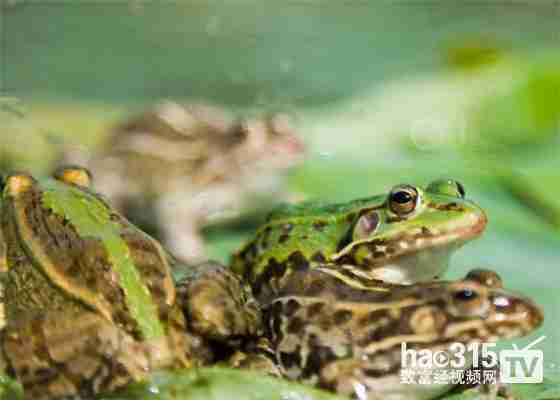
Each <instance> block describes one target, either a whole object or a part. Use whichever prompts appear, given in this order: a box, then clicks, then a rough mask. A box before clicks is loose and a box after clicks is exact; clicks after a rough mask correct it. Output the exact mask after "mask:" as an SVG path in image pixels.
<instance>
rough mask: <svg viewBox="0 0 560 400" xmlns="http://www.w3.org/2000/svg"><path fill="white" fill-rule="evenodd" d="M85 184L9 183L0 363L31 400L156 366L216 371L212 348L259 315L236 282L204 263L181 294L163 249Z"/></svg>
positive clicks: (250, 331)
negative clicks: (207, 366) (200, 367)
mask: <svg viewBox="0 0 560 400" xmlns="http://www.w3.org/2000/svg"><path fill="white" fill-rule="evenodd" d="M89 186H90V176H89V173H88V172H87V171H85V170H83V169H81V168H62V169H61V170H59V171H58V172H57V173H56V174H55V177H54V179H42V180H36V179H34V178H33V177H32V176H30V175H28V174H25V173H18V174H12V175H10V176H8V177H7V178H6V180H5V188H4V190H3V194H2V201H1V205H2V208H1V212H0V221H1V225H0V226H1V229H0V239H2V244H1V245H0V266H1V267H2V270H3V274H2V285H3V289H4V296H3V300H4V304H3V305H4V309H5V327H4V329H3V330H2V331H1V332H0V348H1V350H2V352H1V356H0V366H1V367H2V369H3V371H4V372H5V373H6V374H8V375H10V376H12V377H14V378H16V379H17V380H18V381H19V382H21V384H22V385H23V387H24V391H25V398H26V399H55V398H60V397H64V396H69V397H72V396H82V397H85V398H90V397H91V396H92V395H94V394H96V393H99V392H105V391H111V390H114V389H116V388H119V387H121V386H123V385H125V384H127V383H129V382H130V381H134V380H140V379H143V378H144V377H145V375H146V373H147V372H149V371H150V370H153V369H155V368H161V367H191V366H196V365H204V364H206V363H209V362H212V361H214V360H215V358H216V354H214V352H213V349H212V347H211V346H210V345H209V344H208V340H209V339H211V340H212V341H214V342H222V343H223V344H226V345H229V344H232V343H235V342H236V341H237V340H238V338H239V337H243V336H249V337H250V336H251V335H256V334H257V333H258V329H259V323H260V314H259V311H258V309H257V307H256V304H255V302H254V301H253V300H252V299H251V298H250V289H249V288H248V287H245V288H244V287H243V285H242V284H241V282H240V280H239V279H238V278H237V276H235V275H234V274H232V273H230V272H229V270H227V269H225V268H223V267H220V266H216V265H206V266H204V267H203V268H201V269H200V270H192V271H191V273H190V276H188V277H186V278H185V279H184V280H182V281H180V282H179V283H178V284H177V288H176V285H175V283H174V281H173V279H172V277H171V270H170V267H171V265H170V262H172V260H171V258H170V257H169V256H168V255H167V254H166V252H165V251H164V250H163V249H162V248H161V246H160V245H159V243H158V242H157V241H155V240H153V239H152V238H151V237H149V236H148V235H146V234H145V233H143V232H142V231H140V230H138V229H137V228H136V227H135V226H133V225H131V224H130V223H129V222H128V221H127V220H126V219H124V218H123V217H122V216H121V215H120V214H118V213H117V212H115V211H114V210H113V209H112V208H111V207H110V206H109V205H108V204H107V203H106V202H105V201H104V200H103V199H102V198H101V197H99V196H98V195H96V194H95V193H94V192H92V191H91V189H90V188H89ZM209 309H212V310H213V312H212V313H205V312H204V310H209ZM201 310H202V311H201ZM65 398H66V397H65Z"/></svg>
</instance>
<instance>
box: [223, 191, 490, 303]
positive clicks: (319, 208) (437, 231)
mask: <svg viewBox="0 0 560 400" xmlns="http://www.w3.org/2000/svg"><path fill="white" fill-rule="evenodd" d="M464 196H465V192H464V189H463V187H462V186H461V185H460V184H459V183H458V182H455V181H451V180H438V181H435V182H432V183H431V184H430V185H429V186H428V187H427V188H426V189H421V188H419V187H414V186H410V185H398V186H396V187H394V188H393V189H392V190H391V192H390V193H389V194H388V195H383V196H374V197H370V198H366V199H359V200H355V201H352V202H350V203H344V204H334V205H318V204H315V203H304V204H301V205H293V206H284V207H283V208H280V209H278V210H276V211H274V212H272V213H271V214H270V216H269V218H268V222H267V223H265V224H264V225H263V226H262V227H261V228H260V229H259V230H258V232H257V234H256V236H255V238H254V239H252V240H251V241H250V242H249V243H248V244H247V245H245V246H244V247H243V248H242V249H241V250H240V251H239V252H237V253H236V254H235V256H234V259H233V268H234V270H235V271H236V272H237V273H239V274H242V275H243V276H244V277H245V278H246V279H247V280H248V281H249V282H251V285H252V287H253V290H254V291H255V294H257V295H258V296H259V297H261V298H263V297H264V298H266V297H268V296H269V295H270V293H276V292H277V291H278V290H279V289H280V288H281V287H282V285H283V280H284V279H285V278H287V277H288V276H289V275H290V273H292V272H293V271H301V270H306V269H308V268H313V267H317V266H322V265H324V264H325V263H327V264H330V266H331V269H333V268H332V267H333V265H334V266H335V268H334V270H336V272H335V271H333V273H338V275H339V278H340V279H341V280H347V281H348V282H351V283H352V284H355V283H356V282H357V281H366V282H367V281H372V280H381V281H384V282H390V283H398V284H407V283H414V282H419V281H427V280H431V279H433V278H435V277H438V276H440V275H441V274H442V273H443V272H445V270H446V269H447V266H448V262H449V258H450V255H451V254H452V253H453V251H455V250H456V249H457V248H458V247H460V246H461V245H462V244H464V243H465V242H467V241H468V240H471V239H473V238H475V237H477V236H479V235H480V234H481V233H482V231H483V230H484V228H485V226H486V221H487V220H486V215H485V214H484V212H483V211H482V209H480V207H478V206H477V205H476V204H474V203H473V202H471V201H468V200H466V199H465V198H464ZM263 293H264V295H263Z"/></svg>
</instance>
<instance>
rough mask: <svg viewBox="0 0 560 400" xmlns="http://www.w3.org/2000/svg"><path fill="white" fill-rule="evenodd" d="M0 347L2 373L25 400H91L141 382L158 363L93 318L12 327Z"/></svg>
mask: <svg viewBox="0 0 560 400" xmlns="http://www.w3.org/2000/svg"><path fill="white" fill-rule="evenodd" d="M0 346H1V348H2V356H0V367H1V369H2V372H3V373H4V374H6V375H9V376H11V377H12V378H14V379H16V380H17V381H18V382H20V383H21V384H22V386H23V388H24V393H25V399H26V400H31V399H33V400H42V399H58V398H67V397H74V396H81V397H83V398H91V397H92V396H93V395H95V394H97V393H100V392H109V391H113V390H115V389H117V388H120V387H122V386H124V385H126V384H127V383H129V382H131V381H138V380H141V379H143V378H144V377H145V374H146V372H147V371H149V370H150V369H151V368H152V367H153V366H154V365H155V364H159V363H160V361H161V360H160V359H158V360H156V359H154V358H152V356H151V354H150V351H149V349H150V347H149V345H147V344H146V343H141V342H137V341H135V340H134V339H133V338H132V337H131V336H130V335H128V334H126V333H125V332H123V331H122V330H120V329H118V327H117V326H116V325H114V324H112V323H110V322H109V321H107V320H105V319H104V318H102V317H101V316H99V315H97V314H94V313H86V314H80V315H76V316H74V317H72V318H70V317H68V316H66V317H64V318H62V317H61V316H59V315H57V316H54V315H50V316H49V315H47V316H42V317H38V318H34V319H28V320H25V321H18V322H17V323H15V324H11V325H9V326H7V327H6V328H4V329H3V330H2V331H1V332H0ZM158 356H159V355H158Z"/></svg>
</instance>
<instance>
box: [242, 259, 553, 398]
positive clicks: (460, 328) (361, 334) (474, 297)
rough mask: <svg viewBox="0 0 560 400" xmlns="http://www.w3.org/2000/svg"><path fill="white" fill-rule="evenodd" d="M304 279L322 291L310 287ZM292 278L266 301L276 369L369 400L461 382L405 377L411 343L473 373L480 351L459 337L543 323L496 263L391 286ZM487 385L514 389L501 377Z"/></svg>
mask: <svg viewBox="0 0 560 400" xmlns="http://www.w3.org/2000/svg"><path fill="white" fill-rule="evenodd" d="M303 280H307V283H309V284H312V283H314V284H315V285H314V287H315V288H314V289H313V290H311V291H306V292H305V293H302V292H301V291H300V289H301V285H302V284H301V282H302V281H303ZM289 281H291V282H288V284H287V285H286V286H285V287H284V288H283V289H282V293H280V295H279V296H278V297H277V298H275V299H274V300H273V301H270V302H269V303H267V304H264V305H263V313H264V318H265V321H266V323H267V327H266V332H267V337H268V338H269V340H270V342H269V343H268V344H267V346H268V347H267V348H266V350H267V351H268V357H270V358H271V359H272V360H273V361H272V364H273V365H274V368H275V371H276V373H277V374H278V375H280V376H284V377H286V378H288V379H292V380H298V381H303V382H308V383H312V384H315V385H317V386H319V387H322V388H325V389H329V390H332V391H335V392H337V393H341V394H345V395H349V396H352V397H353V398H356V399H360V400H379V399H383V400H410V399H414V400H427V399H432V398H435V397H438V396H440V395H442V394H443V393H446V392H447V391H449V390H450V389H452V387H453V386H452V385H450V384H443V383H442V384H405V383H403V381H402V375H401V372H402V369H401V360H402V358H401V357H402V347H401V346H402V343H406V346H407V350H412V351H416V353H418V351H420V350H430V351H432V352H436V351H441V352H444V353H445V354H447V355H448V356H450V357H451V358H452V359H455V360H457V361H460V360H461V359H462V358H461V357H465V360H471V361H465V364H463V365H465V368H464V369H461V368H458V370H457V372H458V373H464V371H465V369H469V368H470V366H469V362H472V358H468V356H469V354H468V353H466V354H463V353H457V352H456V351H458V350H455V349H454V347H453V343H461V344H463V345H465V347H467V346H469V345H471V344H474V343H488V342H495V341H496V340H499V339H510V338H515V337H520V336H524V335H526V334H528V333H530V332H532V331H533V330H534V329H536V328H537V327H539V326H540V325H541V323H542V321H543V314H542V311H541V309H540V307H539V306H537V305H536V304H534V303H533V302H532V301H531V300H529V299H527V298H525V297H522V296H520V295H517V294H514V293H513V292H510V291H507V290H505V289H503V287H502V283H501V279H500V278H499V276H498V275H497V274H495V273H493V272H492V271H486V270H473V271H471V272H470V273H469V274H468V275H467V276H466V278H465V279H463V280H460V281H454V282H444V281H434V282H429V283H419V284H415V285H411V286H404V285H400V286H397V285H395V286H394V287H393V288H392V290H391V291H390V292H371V291H366V292H365V291H363V290H357V289H353V288H350V287H348V286H347V285H345V284H341V283H340V281H338V280H333V279H332V277H330V276H328V275H327V276H325V275H323V273H322V272H320V271H319V270H314V271H312V272H296V273H294V274H293V275H292V277H291V278H290V279H289ZM292 283H293V284H294V285H292ZM455 346H456V345H455ZM264 353H265V351H264V348H263V354H264ZM471 357H472V355H471ZM263 358H266V357H263ZM255 359H256V358H255ZM255 359H253V360H252V361H253V362H254V360H255ZM262 365H264V363H262V362H261V363H260V365H259V367H260V368H261V369H262ZM471 366H472V364H471ZM494 368H496V366H494ZM496 369H497V368H496ZM432 372H435V370H434V371H432ZM447 372H449V371H447ZM480 389H482V391H483V393H486V394H490V395H495V394H497V393H498V392H500V393H502V394H507V388H506V387H505V386H504V385H502V384H500V382H496V384H495V385H484V386H483V387H481V388H480Z"/></svg>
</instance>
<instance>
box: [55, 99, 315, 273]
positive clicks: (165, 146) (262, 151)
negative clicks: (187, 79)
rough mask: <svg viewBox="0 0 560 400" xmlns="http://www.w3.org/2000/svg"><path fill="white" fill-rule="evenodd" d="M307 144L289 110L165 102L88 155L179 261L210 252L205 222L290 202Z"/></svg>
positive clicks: (111, 192)
mask: <svg viewBox="0 0 560 400" xmlns="http://www.w3.org/2000/svg"><path fill="white" fill-rule="evenodd" d="M303 155H304V143H303V141H302V139H301V137H300V136H299V135H298V134H297V132H296V131H295V129H294V127H293V125H292V121H291V119H290V118H289V117H288V116H287V115H284V114H272V115H266V116H262V117H255V118H240V119H235V118H233V117H232V116H231V115H230V114H228V113H227V111H225V110H223V109H221V108H219V107H216V106H211V105H208V104H202V103H191V104H179V103H176V102H173V101H164V102H160V103H158V104H156V105H155V106H153V107H152V108H150V109H148V110H146V111H144V112H143V113H141V114H139V115H134V116H132V117H131V118H130V119H128V120H127V121H125V122H124V123H122V124H120V125H119V126H117V127H115V128H114V129H113V131H112V132H111V133H110V135H109V137H108V139H107V141H106V143H105V145H104V146H102V147H101V148H100V149H99V150H98V151H96V152H95V153H93V154H90V155H88V156H85V155H84V154H83V152H79V151H77V150H76V149H70V150H67V151H65V154H64V156H63V163H66V164H68V163H73V164H80V165H87V167H88V168H89V169H90V170H91V171H92V173H93V175H94V176H95V177H96V182H95V184H96V187H97V188H99V190H100V191H101V192H102V193H104V194H106V195H107V196H108V197H109V199H110V201H111V202H112V204H114V205H115V206H116V208H117V209H119V210H120V211H121V212H123V213H124V214H125V215H126V216H127V217H128V218H130V219H131V220H132V221H133V222H135V223H136V224H138V225H140V226H142V227H143V228H144V229H147V230H148V231H150V232H151V233H153V234H154V235H156V236H157V237H158V238H159V239H161V240H162V241H163V242H164V243H165V245H166V246H167V248H169V249H170V251H171V252H172V253H173V254H174V255H175V256H176V257H177V258H178V259H180V260H182V261H185V262H196V261H200V260H202V259H204V258H205V249H204V242H203V239H202V237H201V228H203V227H204V226H208V225H211V224H215V223H220V222H224V221H227V220H233V219H235V218H238V217H240V216H242V215H243V214H245V213H248V214H249V213H250V214H253V213H258V212H259V211H260V210H264V209H268V208H269V207H270V206H271V204H273V203H276V202H279V201H286V200H287V198H288V195H287V193H286V191H285V187H284V183H285V177H286V175H287V173H288V172H289V170H290V169H291V168H293V167H295V166H297V165H298V164H299V163H300V162H301V161H303Z"/></svg>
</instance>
